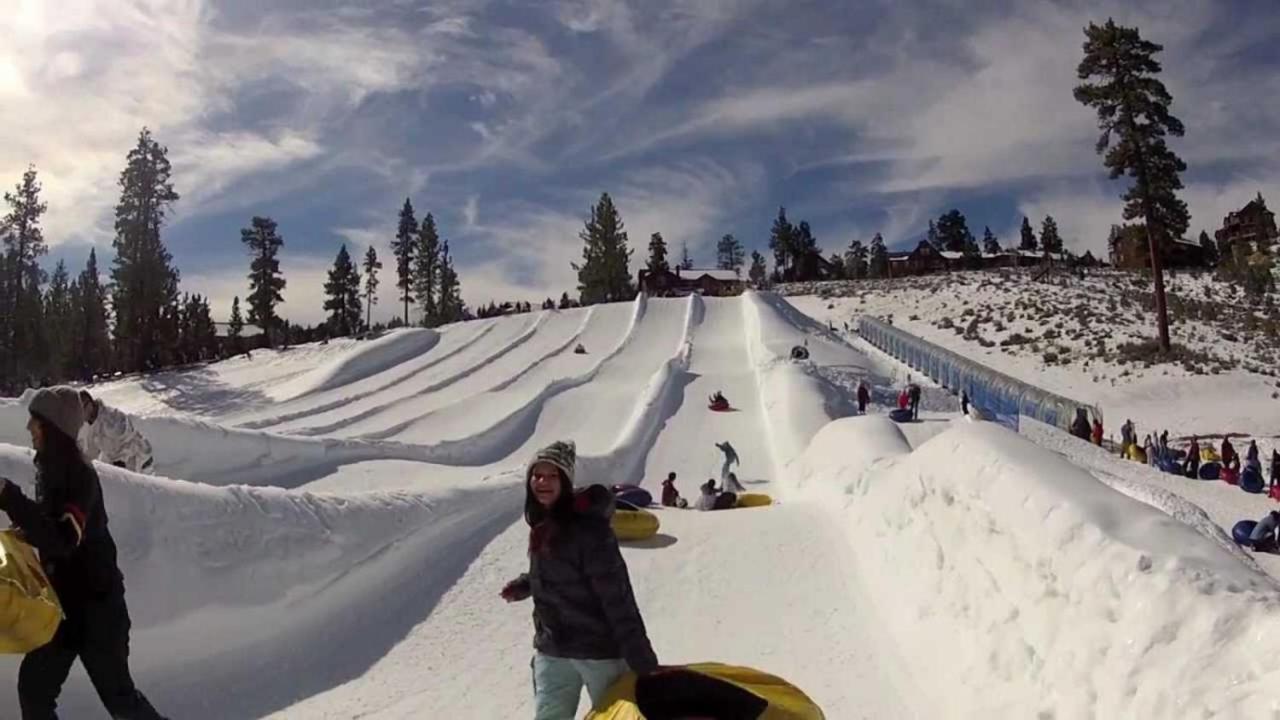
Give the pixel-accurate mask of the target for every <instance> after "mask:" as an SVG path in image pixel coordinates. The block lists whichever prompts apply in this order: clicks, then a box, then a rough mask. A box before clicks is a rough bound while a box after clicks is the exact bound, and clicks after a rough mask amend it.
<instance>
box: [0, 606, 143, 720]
mask: <svg viewBox="0 0 1280 720" xmlns="http://www.w3.org/2000/svg"><path fill="white" fill-rule="evenodd" d="M129 628H130V622H129V611H128V609H127V608H126V607H125V603H124V598H119V599H111V600H106V601H104V602H102V603H101V604H98V605H94V606H92V607H90V608H88V609H83V610H70V609H68V618H67V619H66V620H63V621H62V624H61V625H60V626H59V627H58V632H57V633H56V634H55V635H54V636H53V640H52V641H50V642H49V644H48V645H45V646H44V647H42V648H39V649H37V650H33V651H32V652H30V653H27V656H26V657H25V658H23V659H22V667H21V668H20V669H19V670H18V703H19V705H20V706H21V707H22V717H23V720H57V717H58V715H57V713H56V712H55V709H56V708H57V705H58V703H57V700H58V695H59V693H61V691H62V684H63V683H64V682H66V679H67V674H68V673H70V672H71V664H72V663H74V662H75V660H76V658H77V657H78V658H80V663H81V664H83V665H84V669H85V672H87V673H88V675H89V680H90V681H91V682H92V683H93V688H94V690H96V691H97V692H98V697H99V698H101V699H102V704H103V706H104V707H106V709H107V712H108V713H109V714H110V715H111V717H112V718H115V719H117V720H163V718H162V717H161V715H160V714H159V713H158V712H156V709H155V708H153V707H152V706H151V703H150V702H148V701H147V699H146V698H145V697H143V695H142V693H140V692H138V689H137V688H136V687H134V685H133V678H132V677H131V676H130V675H129Z"/></svg>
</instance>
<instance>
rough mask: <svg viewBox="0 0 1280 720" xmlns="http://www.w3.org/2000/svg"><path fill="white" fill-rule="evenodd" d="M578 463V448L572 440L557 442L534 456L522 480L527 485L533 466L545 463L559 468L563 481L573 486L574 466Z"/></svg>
mask: <svg viewBox="0 0 1280 720" xmlns="http://www.w3.org/2000/svg"><path fill="white" fill-rule="evenodd" d="M577 461H578V448H577V446H575V445H574V443H573V441H572V440H557V441H555V442H553V443H551V444H550V445H548V446H546V447H544V448H542V449H541V450H539V451H538V452H537V453H535V454H534V456H533V459H532V460H530V461H529V465H528V467H526V468H525V471H524V479H525V482H526V483H527V482H528V481H529V475H530V474H531V473H532V472H533V466H534V465H537V464H538V463H540V462H547V463H551V464H552V465H555V466H556V467H557V468H560V472H561V473H563V474H564V479H565V480H566V481H568V483H569V486H570V487H572V486H573V473H574V466H575V465H576V464H577Z"/></svg>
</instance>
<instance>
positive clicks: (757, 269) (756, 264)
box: [747, 250, 769, 287]
mask: <svg viewBox="0 0 1280 720" xmlns="http://www.w3.org/2000/svg"><path fill="white" fill-rule="evenodd" d="M747 277H748V278H750V279H751V282H752V284H754V285H756V286H757V287H760V286H762V285H764V284H765V281H766V280H768V279H769V268H767V267H765V260H764V256H763V255H761V254H760V252H759V251H758V250H752V251H751V269H750V270H749V271H748V272H747Z"/></svg>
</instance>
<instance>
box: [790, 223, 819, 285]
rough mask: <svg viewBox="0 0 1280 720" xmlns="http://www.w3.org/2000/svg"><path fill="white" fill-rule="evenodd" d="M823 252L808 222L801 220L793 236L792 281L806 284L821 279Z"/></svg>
mask: <svg viewBox="0 0 1280 720" xmlns="http://www.w3.org/2000/svg"><path fill="white" fill-rule="evenodd" d="M821 260H822V250H821V249H819V248H818V239H817V238H815V237H814V236H813V231H812V230H811V229H810V228H809V222H808V221H807V220H801V221H800V225H799V226H797V227H796V230H795V234H794V236H793V245H792V257H791V277H790V278H788V279H790V280H795V281H800V282H806V281H810V280H818V279H821V265H822V263H821Z"/></svg>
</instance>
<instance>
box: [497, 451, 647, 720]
mask: <svg viewBox="0 0 1280 720" xmlns="http://www.w3.org/2000/svg"><path fill="white" fill-rule="evenodd" d="M576 455H577V453H576V449H575V448H574V445H573V443H572V442H554V443H552V444H551V445H548V446H547V447H545V448H543V449H542V450H539V451H538V453H537V454H536V455H535V456H534V458H533V460H532V461H531V462H530V463H529V466H528V470H527V471H526V473H525V502H524V518H525V522H527V523H528V524H529V572H528V573H525V574H523V575H521V576H520V577H518V578H516V579H515V580H512V581H511V582H509V583H507V585H506V586H505V587H503V589H502V593H501V594H502V597H503V599H505V600H506V601H507V602H518V601H521V600H525V599H527V598H530V597H532V598H533V627H534V637H533V647H534V651H535V652H534V655H533V660H532V662H531V665H532V669H533V692H534V707H535V710H534V718H535V720H573V718H574V717H575V716H576V714H577V709H578V700H579V698H580V696H581V694H582V688H583V687H584V686H585V687H586V689H587V695H588V696H589V697H590V698H591V702H592V704H593V705H595V704H598V703H599V702H600V701H601V700H602V699H603V698H604V696H605V694H606V693H607V692H608V690H609V687H610V686H611V685H612V684H613V683H614V681H616V680H617V679H618V678H619V677H621V676H622V675H623V674H624V673H626V672H627V671H628V670H631V671H633V672H635V673H636V674H638V675H644V674H646V673H650V672H653V671H655V670H657V669H658V658H657V656H656V655H655V654H654V652H653V647H652V645H650V643H649V636H648V633H647V632H646V630H645V624H644V619H643V618H642V617H641V616H640V609H639V607H637V605H636V598H635V594H634V592H632V589H631V578H630V576H629V575H628V573H627V564H626V561H625V560H624V559H623V557H622V553H621V551H620V550H619V549H618V539H617V538H616V537H615V536H614V534H613V529H612V528H611V527H610V525H609V520H610V516H611V514H612V511H613V494H612V493H610V492H609V490H608V489H607V488H605V487H603V486H601V485H592V486H590V487H588V488H586V489H585V490H583V491H581V492H577V493H575V492H574V486H573V481H574V467H575V464H576Z"/></svg>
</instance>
